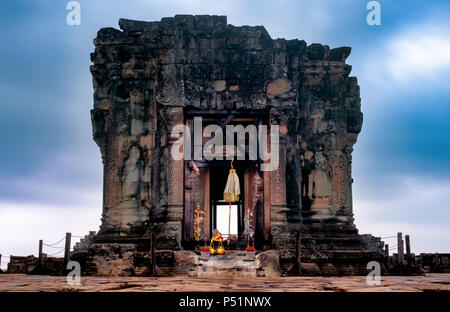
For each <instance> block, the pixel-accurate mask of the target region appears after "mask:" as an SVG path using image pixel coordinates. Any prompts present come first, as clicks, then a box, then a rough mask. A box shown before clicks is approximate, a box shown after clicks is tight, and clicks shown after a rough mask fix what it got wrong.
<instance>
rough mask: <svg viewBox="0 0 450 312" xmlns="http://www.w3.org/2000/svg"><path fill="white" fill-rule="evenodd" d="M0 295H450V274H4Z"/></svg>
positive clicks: (1, 280) (1, 279) (0, 279)
mask: <svg viewBox="0 0 450 312" xmlns="http://www.w3.org/2000/svg"><path fill="white" fill-rule="evenodd" d="M0 291H159V292H166V291H170V292H173V291H198V292H202V291H205V292H209V291H219V292H222V291H236V292H242V291H246V292H258V291H284V292H304V291H337V292H339V291H349V292H361V291H362V292H366V291H376V292H380V291H387V292H392V291H393V292H419V291H450V274H426V275H423V276H384V277H382V278H381V285H379V286H368V285H367V284H366V277H364V276H352V277H279V278H265V277H259V278H254V279H243V278H241V279H239V278H228V279H226V278H208V279H206V278H196V277H185V276H177V277H99V276H88V277H82V285H81V286H70V285H68V284H66V278H65V277H61V276H31V275H24V274H0Z"/></svg>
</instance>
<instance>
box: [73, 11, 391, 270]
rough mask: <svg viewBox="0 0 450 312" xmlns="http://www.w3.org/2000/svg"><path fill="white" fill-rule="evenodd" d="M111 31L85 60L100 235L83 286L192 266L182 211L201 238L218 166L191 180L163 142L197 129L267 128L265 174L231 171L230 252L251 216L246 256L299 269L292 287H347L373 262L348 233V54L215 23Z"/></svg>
mask: <svg viewBox="0 0 450 312" xmlns="http://www.w3.org/2000/svg"><path fill="white" fill-rule="evenodd" d="M119 26H120V29H121V30H117V29H114V28H103V29H100V30H99V32H98V34H97V37H96V38H95V39H94V45H95V51H94V52H93V53H92V54H91V60H92V62H93V65H92V66H91V73H92V78H93V86H94V108H93V109H92V111H91V116H92V125H93V136H94V140H95V142H96V143H97V144H98V146H99V147H100V152H101V155H102V161H103V165H104V190H103V192H104V193H103V196H104V197H103V213H102V224H101V227H100V231H99V233H98V234H97V235H96V237H95V239H94V240H93V241H92V243H91V244H90V246H89V249H87V250H86V251H84V253H83V255H81V254H79V255H78V257H79V258H80V259H81V258H83V270H84V272H85V273H86V274H107V275H108V274H121V275H133V274H134V275H145V274H149V269H148V267H149V263H156V265H157V266H158V267H159V268H162V269H163V270H164V271H165V272H166V273H173V272H175V273H177V272H181V271H182V270H181V271H177V267H178V264H179V263H178V262H179V261H180V259H181V258H182V259H184V260H183V261H186V257H187V256H186V254H189V256H188V258H189V259H191V260H192V261H191V262H192V266H196V265H198V260H197V259H196V258H195V257H196V254H195V251H194V250H195V246H196V245H198V242H196V241H195V240H194V236H193V226H194V225H193V214H194V209H195V207H197V205H198V207H201V209H202V211H203V213H204V214H203V216H204V217H203V220H204V222H203V224H202V225H201V226H202V229H201V232H202V236H203V238H204V239H210V238H211V233H212V230H213V229H214V227H215V225H217V224H218V223H217V215H218V213H217V211H218V209H220V193H221V192H223V185H222V184H221V183H222V180H224V179H223V178H222V177H223V175H224V174H225V175H226V173H227V171H228V169H229V161H225V160H222V161H220V160H212V161H210V160H207V159H204V158H202V159H199V160H197V161H196V166H197V167H198V168H199V169H198V172H199V173H200V175H198V174H197V173H198V172H196V171H195V170H194V168H193V165H192V161H190V160H183V159H181V160H175V159H174V158H173V157H171V153H170V151H171V148H172V147H173V145H174V144H175V142H176V138H174V137H173V136H171V130H172V129H173V127H174V126H176V125H187V126H189V127H190V126H192V123H193V120H194V118H196V117H202V118H203V120H204V121H205V122H204V123H205V124H204V125H206V124H208V123H212V122H214V123H219V125H220V124H221V125H222V126H224V125H226V124H230V125H231V124H239V123H242V124H244V125H249V124H253V125H268V126H269V128H270V127H273V126H274V125H277V126H278V127H279V166H278V168H277V169H276V170H273V171H262V170H261V164H262V163H264V160H261V159H257V160H253V161H249V160H245V161H239V160H236V162H235V167H236V168H237V171H238V174H239V178H240V179H241V182H242V191H243V192H242V195H243V196H242V200H240V201H239V202H238V203H237V204H236V207H237V208H236V209H238V214H237V215H238V217H237V220H236V222H237V224H238V226H237V228H238V229H239V230H238V233H236V237H237V238H236V244H235V245H233V248H236V249H239V248H241V245H242V244H239V241H240V240H243V235H242V233H243V226H242V224H243V223H242V222H243V221H242V218H243V216H245V215H248V212H249V211H251V212H252V216H253V218H252V220H251V222H252V225H253V228H254V230H255V231H254V232H255V235H254V237H253V240H254V242H255V245H256V247H257V249H258V250H259V251H261V252H263V251H265V252H267V251H268V250H269V251H272V253H271V255H272V256H273V255H276V256H275V257H276V258H277V259H276V262H277V263H278V264H279V265H280V268H281V271H282V272H285V273H288V274H289V273H292V274H294V273H295V269H294V268H295V267H296V265H297V263H298V262H299V261H300V263H301V265H302V272H303V273H304V274H324V275H337V274H358V273H364V272H366V271H365V270H366V268H365V266H366V264H367V262H368V261H371V260H378V261H382V260H383V253H382V250H381V248H382V247H383V242H381V241H380V240H379V239H377V238H374V237H371V236H370V235H368V236H364V237H363V236H360V235H359V234H358V231H357V229H356V227H355V225H354V222H353V207H352V174H351V163H352V156H351V153H352V151H353V146H354V144H355V143H356V141H357V136H358V133H359V132H360V130H361V125H362V120H363V116H362V113H361V105H360V104H361V99H360V96H359V87H358V84H357V79H356V77H351V76H350V72H351V66H350V65H348V64H346V62H345V61H346V58H347V57H348V56H349V54H350V50H351V49H350V48H349V47H340V48H335V49H330V48H329V47H328V46H326V45H321V44H310V45H307V44H306V42H305V41H303V40H297V39H295V40H285V39H272V38H271V37H270V35H269V34H268V32H267V31H266V29H265V28H264V27H263V26H239V27H237V26H233V25H230V24H227V19H226V17H225V16H191V15H176V16H175V17H170V18H163V19H161V21H158V22H142V21H132V20H125V19H121V20H120V21H119ZM190 129H191V128H190ZM258 129H259V128H258ZM224 172H225V173H224ZM223 183H224V182H223ZM217 194H219V195H217ZM152 233H154V235H155V236H156V251H155V254H154V259H151V258H152V255H151V253H149V241H150V239H149V238H150V237H151V236H152ZM200 244H201V243H200ZM244 245H245V243H244ZM244 247H245V246H244ZM182 254H183V255H184V256H181V255H182Z"/></svg>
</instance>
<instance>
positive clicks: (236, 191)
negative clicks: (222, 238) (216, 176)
mask: <svg viewBox="0 0 450 312" xmlns="http://www.w3.org/2000/svg"><path fill="white" fill-rule="evenodd" d="M240 194H241V189H240V187H239V177H238V175H237V174H236V170H235V169H234V168H233V161H231V169H230V173H229V174H228V180H227V184H226V185H225V190H224V191H223V200H224V201H226V202H229V203H230V210H229V213H228V237H227V242H228V249H230V225H231V203H233V202H236V201H238V200H239V195H240Z"/></svg>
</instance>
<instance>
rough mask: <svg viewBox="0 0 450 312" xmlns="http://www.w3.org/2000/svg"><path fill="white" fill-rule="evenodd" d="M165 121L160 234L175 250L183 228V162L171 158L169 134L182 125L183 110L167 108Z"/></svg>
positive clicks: (178, 246)
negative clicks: (163, 208) (164, 212)
mask: <svg viewBox="0 0 450 312" xmlns="http://www.w3.org/2000/svg"><path fill="white" fill-rule="evenodd" d="M164 116H165V119H166V121H167V136H168V137H167V147H166V150H165V155H166V156H167V158H168V162H169V163H168V169H167V171H168V172H167V187H168V190H167V193H168V194H167V199H168V202H167V222H166V224H165V225H163V229H162V231H161V233H160V235H161V236H164V237H165V238H166V239H169V240H172V241H173V244H174V246H173V247H175V248H180V247H181V235H182V228H183V204H184V203H183V191H184V190H183V188H184V160H183V159H181V160H175V159H173V158H172V156H171V149H172V146H173V144H174V143H175V141H176V140H177V139H176V138H171V136H170V133H171V131H172V128H173V127H174V126H176V125H179V124H183V122H184V120H183V108H182V107H167V108H165V111H164Z"/></svg>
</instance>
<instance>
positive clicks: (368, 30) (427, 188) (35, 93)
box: [0, 0, 450, 268]
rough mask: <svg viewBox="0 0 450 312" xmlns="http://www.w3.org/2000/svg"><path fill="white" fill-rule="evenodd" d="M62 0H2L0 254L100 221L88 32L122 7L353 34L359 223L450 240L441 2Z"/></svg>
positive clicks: (449, 44)
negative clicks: (73, 5) (74, 22)
mask: <svg viewBox="0 0 450 312" xmlns="http://www.w3.org/2000/svg"><path fill="white" fill-rule="evenodd" d="M67 2H68V1H64V0H48V1H47V0H35V1H32V0H20V1H17V0H16V1H1V2H0V23H1V27H0V35H1V36H0V38H1V40H2V44H1V48H0V94H1V95H2V98H1V101H0V146H1V152H0V253H1V254H3V255H10V254H13V255H29V254H37V247H38V240H39V239H44V241H46V242H49V243H51V242H55V241H58V240H59V239H60V238H62V237H63V236H64V233H65V232H72V233H73V234H75V235H82V234H86V233H87V232H88V231H89V230H97V229H98V226H99V224H100V215H101V204H102V203H101V201H102V166H101V160H100V153H99V150H98V148H97V146H96V145H95V144H94V142H93V141H92V133H91V124H90V114H89V110H90V109H91V107H92V106H93V100H92V93H93V90H92V82H91V75H90V72H89V66H90V60H89V53H90V52H92V51H93V49H94V46H93V43H92V40H93V38H94V37H95V36H96V32H97V30H98V29H100V28H101V27H116V28H118V26H117V23H118V20H119V18H122V17H123V18H130V19H138V20H147V21H155V20H160V19H161V18H162V17H166V16H173V15H175V14H217V15H227V16H228V23H229V24H233V25H237V26H238V25H264V26H265V27H266V29H267V30H268V32H269V33H270V35H271V36H272V38H281V37H282V38H286V39H294V38H299V39H304V40H306V42H307V43H308V44H310V43H316V42H318V43H323V44H327V45H329V46H330V47H332V48H333V47H338V46H343V45H346V46H351V47H352V54H351V56H350V57H349V58H348V60H347V62H348V63H349V64H351V65H352V66H353V71H352V75H355V76H357V77H358V81H359V84H360V87H361V97H362V110H363V113H364V123H363V129H362V132H361V134H360V136H359V139H358V143H357V144H356V145H355V151H354V153H353V178H354V184H353V186H354V190H353V196H354V213H355V222H356V225H357V226H358V228H359V230H360V233H372V234H374V235H377V236H392V235H395V234H396V233H397V232H398V231H401V232H403V233H405V234H410V236H411V245H412V246H411V247H412V251H413V252H416V253H417V252H450V243H449V239H448V238H449V237H450V204H449V203H450V198H449V197H450V174H449V173H450V123H449V120H450V84H449V79H450V3H449V2H448V1H437V0H436V1H418V0H396V1H392V0H391V1H379V2H380V3H381V26H369V25H368V24H367V23H366V15H367V14H368V12H369V11H368V10H367V9H366V4H367V3H368V2H369V1H366V0H342V1H331V0H330V1H318V0H316V1H306V0H304V1H303V0H302V1H298V0H297V1H294V0H293V1H283V0H280V1H273V0H272V1H266V0H258V1H256V0H255V1H249V0H247V1H246V0H238V1H237V0H227V1H200V0H198V1H196V0H161V1H156V0H135V1H131V0H129V1H120V0H109V1H106V0H95V1H93V0H80V1H79V2H80V4H81V26H69V25H67V24H66V15H67V13H68V11H67V10H66V4H67ZM387 242H388V243H390V244H391V246H392V245H393V243H394V242H393V241H392V240H389V239H388V240H387ZM44 251H45V252H47V253H49V254H51V253H52V252H54V250H52V249H46V250H44ZM56 251H57V250H56ZM3 260H7V259H3ZM2 267H3V268H4V267H5V263H2Z"/></svg>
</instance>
